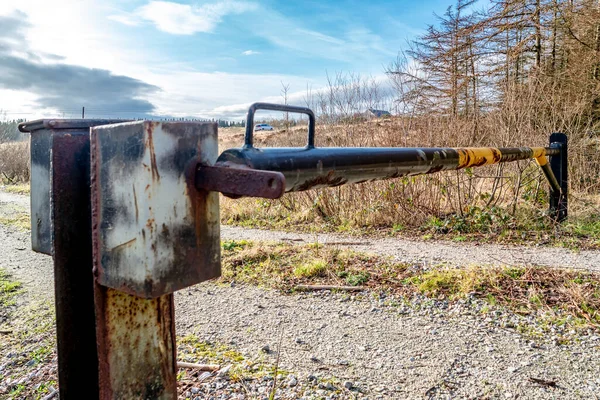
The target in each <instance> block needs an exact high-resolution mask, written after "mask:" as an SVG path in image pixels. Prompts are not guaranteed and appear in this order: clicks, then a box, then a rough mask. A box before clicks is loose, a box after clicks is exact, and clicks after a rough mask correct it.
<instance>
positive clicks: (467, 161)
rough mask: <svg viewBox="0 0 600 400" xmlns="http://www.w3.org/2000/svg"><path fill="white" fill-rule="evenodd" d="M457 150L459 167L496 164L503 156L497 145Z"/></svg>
mask: <svg viewBox="0 0 600 400" xmlns="http://www.w3.org/2000/svg"><path fill="white" fill-rule="evenodd" d="M456 152H457V153H458V168H468V167H479V166H482V165H486V164H496V163H497V162H499V161H500V159H501V158H502V153H501V152H500V150H499V149H497V148H495V147H469V148H459V149H456Z"/></svg>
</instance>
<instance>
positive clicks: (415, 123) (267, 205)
mask: <svg viewBox="0 0 600 400" xmlns="http://www.w3.org/2000/svg"><path fill="white" fill-rule="evenodd" d="M498 118H499V117H498V116H497V115H496V114H492V115H490V116H489V118H487V119H486V118H483V117H482V118H480V120H478V121H467V120H461V119H452V118H444V117H428V118H401V117H395V118H388V119H380V120H372V121H357V122H348V123H344V124H330V125H325V124H321V125H317V131H316V142H317V146H323V147H327V146H350V147H357V146H392V147H442V146H448V147H459V146H498V147H503V146H504V147H513V146H514V147H517V146H525V145H526V146H546V145H547V144H548V143H547V142H548V133H549V132H551V130H548V131H546V130H542V129H530V130H527V131H526V132H524V131H523V132H522V133H519V132H520V130H516V132H517V133H515V134H510V135H509V134H506V133H505V132H504V129H503V127H502V126H500V125H499V122H498ZM238 139H239V140H238ZM305 140H306V131H305V128H304V127H296V128H293V129H292V130H290V131H288V132H274V133H271V132H270V133H268V134H264V135H257V137H256V141H255V142H256V146H257V147H278V146H283V147H287V146H302V145H304V144H305ZM241 144H242V137H241V136H240V137H239V138H235V140H228V141H227V142H225V143H223V144H222V148H228V147H239V146H240V145H241ZM597 145H598V143H596V142H595V141H594V140H592V139H590V138H587V137H584V135H579V136H578V134H576V133H575V132H573V133H572V134H571V136H570V163H571V169H570V173H571V191H572V193H575V196H572V198H571V206H572V207H571V208H572V210H574V211H575V212H573V213H571V215H572V216H577V215H578V212H580V213H581V214H580V215H583V216H588V215H590V214H594V213H597V209H596V208H594V207H591V208H590V207H585V206H584V205H583V204H579V203H580V202H579V200H578V199H579V198H581V197H584V195H585V194H591V195H592V197H594V196H597V192H598V190H600V183H599V181H598V180H597V179H596V178H595V176H597V173H598V172H597V171H598V170H600V152H597V151H592V150H591V149H590V146H592V147H593V146H597ZM547 191H548V184H547V182H546V181H545V179H544V178H543V176H542V175H541V173H540V170H539V168H538V167H537V165H535V163H534V162H529V161H522V162H517V163H510V164H501V165H497V166H486V167H481V168H475V169H467V170H463V171H452V172H445V173H437V174H433V175H427V176H419V177H408V178H399V179H395V180H389V181H381V182H370V183H365V184H359V185H352V186H343V187H338V188H332V189H322V190H315V191H310V192H304V193H294V194H288V195H286V196H284V197H283V198H282V199H280V200H276V201H265V200H257V199H241V200H230V199H224V200H223V202H222V217H223V222H225V223H232V224H241V225H246V224H247V225H252V226H263V227H275V228H293V229H297V228H298V227H299V226H300V227H301V228H302V227H303V229H305V230H311V229H319V230H322V229H325V230H334V231H340V232H346V231H354V230H357V229H358V230H361V231H364V230H371V231H375V230H379V229H385V230H403V229H411V228H418V227H423V226H427V225H428V224H429V223H430V221H432V219H436V218H437V219H442V220H444V219H446V218H447V217H449V216H452V217H457V218H462V219H464V220H465V221H464V223H465V224H466V225H469V226H470V227H467V228H466V229H462V230H463V231H468V230H474V229H475V228H477V229H478V227H477V226H476V225H478V224H477V222H476V221H475V222H474V221H471V220H470V219H472V217H477V218H479V217H480V216H481V215H479V214H481V213H482V212H483V213H488V214H489V216H488V217H489V220H490V221H489V222H490V223H492V224H497V223H498V222H502V221H504V222H509V220H510V222H511V223H513V222H514V220H515V218H516V216H517V215H518V214H519V213H522V214H523V213H524V214H526V219H527V220H528V221H529V222H531V221H535V222H536V224H538V225H540V226H543V229H544V230H546V231H551V230H552V229H553V223H552V221H551V219H550V218H548V217H547V216H546V213H547V208H548V205H547ZM476 214H477V215H476ZM483 217H484V218H485V217H486V216H485V215H484V216H483ZM518 218H521V219H523V215H520V216H518ZM517 223H518V222H517ZM507 227H508V226H507V225H506V224H504V226H503V228H507ZM463 233H465V232H463ZM467 233H468V232H467Z"/></svg>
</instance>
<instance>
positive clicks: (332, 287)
mask: <svg viewBox="0 0 600 400" xmlns="http://www.w3.org/2000/svg"><path fill="white" fill-rule="evenodd" d="M295 289H296V290H309V291H310V290H343V291H346V292H359V291H361V290H366V289H367V288H366V287H364V286H336V285H298V286H296V287H295Z"/></svg>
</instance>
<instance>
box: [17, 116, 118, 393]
mask: <svg viewBox="0 0 600 400" xmlns="http://www.w3.org/2000/svg"><path fill="white" fill-rule="evenodd" d="M114 122H115V120H61V119H56V120H38V121H31V122H26V123H22V124H20V125H19V130H21V131H22V132H29V133H31V169H32V176H31V226H32V232H31V233H32V238H31V240H32V248H33V250H34V251H37V252H41V253H44V254H52V255H53V257H54V282H55V284H54V291H55V309H56V336H57V354H58V381H59V382H58V383H59V390H60V393H59V395H60V398H61V400H71V399H81V398H82V397H85V398H89V399H97V398H98V358H97V350H96V329H95V318H94V292H93V275H92V237H91V232H92V227H91V204H90V191H89V188H90V140H89V128H90V127H91V126H94V125H100V124H103V123H114ZM83 391H84V392H83ZM83 393H85V395H83Z"/></svg>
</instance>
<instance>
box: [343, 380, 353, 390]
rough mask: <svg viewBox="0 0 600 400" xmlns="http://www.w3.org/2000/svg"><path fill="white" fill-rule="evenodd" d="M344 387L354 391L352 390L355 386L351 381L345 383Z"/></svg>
mask: <svg viewBox="0 0 600 400" xmlns="http://www.w3.org/2000/svg"><path fill="white" fill-rule="evenodd" d="M344 387H345V388H346V389H348V390H352V388H353V387H354V385H353V384H352V382H350V381H346V382H344Z"/></svg>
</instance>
